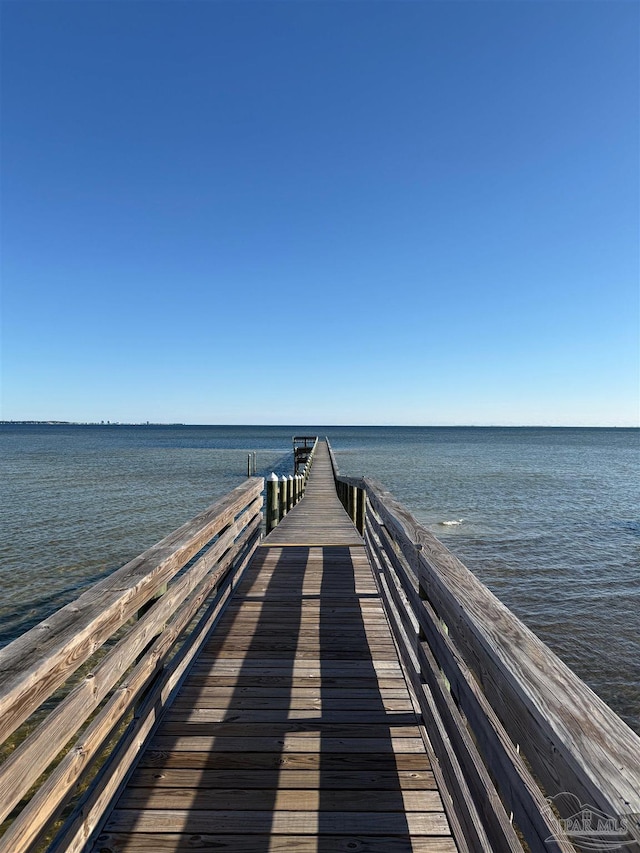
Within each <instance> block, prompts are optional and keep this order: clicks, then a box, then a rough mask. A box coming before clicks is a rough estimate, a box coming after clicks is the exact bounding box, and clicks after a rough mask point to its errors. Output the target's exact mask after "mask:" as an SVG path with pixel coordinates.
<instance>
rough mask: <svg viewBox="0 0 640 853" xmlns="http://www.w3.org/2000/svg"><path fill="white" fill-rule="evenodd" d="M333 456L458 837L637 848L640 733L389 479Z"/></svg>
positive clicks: (539, 847)
mask: <svg viewBox="0 0 640 853" xmlns="http://www.w3.org/2000/svg"><path fill="white" fill-rule="evenodd" d="M331 458H332V463H333V467H334V474H335V478H336V487H337V489H338V493H339V494H340V495H341V497H342V500H343V504H344V505H345V508H346V509H347V511H348V512H349V513H350V514H351V517H352V518H354V519H356V520H358V521H359V522H360V521H361V524H362V527H361V529H362V531H363V533H364V538H365V544H366V548H367V551H368V554H369V557H370V559H371V562H372V564H373V567H374V571H375V572H376V575H377V578H378V584H379V588H380V591H381V594H382V596H383V600H384V601H385V605H386V607H387V611H388V614H389V618H390V620H391V623H392V625H393V628H394V633H395V635H396V639H397V641H398V645H399V648H400V650H401V653H402V658H403V662H404V665H405V669H406V671H407V673H408V675H409V677H410V679H411V682H412V684H413V688H414V692H415V694H416V698H417V700H418V702H419V704H420V708H421V711H422V714H423V717H424V720H425V724H426V727H427V730H428V733H429V738H430V740H431V746H432V748H433V750H434V753H435V757H436V759H437V764H436V769H437V772H438V773H441V776H442V779H443V780H444V783H445V787H446V789H448V790H449V791H450V793H451V796H452V802H449V803H447V802H445V806H446V807H448V810H449V815H450V819H451V821H452V824H453V828H454V832H455V834H456V835H457V837H458V839H460V838H462V839H463V840H464V843H466V845H467V847H468V849H469V850H471V851H479V850H482V851H484V850H500V851H502V850H509V851H511V850H517V851H522V850H531V851H539V853H543V851H544V853H549V851H568V850H571V851H573V850H575V849H576V847H577V848H578V849H591V850H612V849H616V850H617V851H624V850H628V851H634V853H638V851H639V850H640V846H639V844H638V842H640V738H639V737H638V736H637V735H636V734H635V733H634V732H633V731H632V730H631V729H630V728H629V727H628V726H627V725H626V724H625V723H624V722H623V721H622V720H621V719H620V718H619V717H618V716H617V715H616V714H615V713H614V712H613V711H612V710H611V709H610V708H609V707H608V706H607V705H606V704H605V703H604V702H603V701H602V700H601V699H599V697H598V696H596V694H595V693H594V692H593V691H592V690H591V689H590V688H589V687H587V685H586V684H585V683H584V682H583V681H581V680H580V679H579V678H578V677H577V676H576V675H575V674H574V673H573V672H572V671H571V670H570V669H569V668H568V667H567V666H566V665H565V664H564V663H563V662H562V661H561V660H560V659H559V658H558V657H557V656H556V655H555V654H554V653H553V652H552V651H551V650H550V649H549V648H548V647H547V646H546V645H545V644H544V643H543V642H542V641H541V640H540V639H538V637H536V636H535V635H534V634H533V633H532V632H531V631H530V630H529V629H528V628H527V627H526V626H525V625H524V624H523V623H522V622H521V621H520V620H519V619H518V618H517V617H516V616H515V615H514V614H513V613H512V612H511V611H510V610H508V608H507V607H505V606H504V605H503V604H502V603H501V602H500V601H499V600H498V599H497V598H496V597H495V596H494V595H493V594H492V593H491V592H490V591H489V590H488V589H487V588H486V587H485V586H484V585H483V584H482V583H480V581H479V580H478V579H477V578H476V577H475V575H473V574H472V573H471V572H470V571H469V570H468V569H467V568H465V566H464V565H463V564H462V563H461V562H460V561H459V560H458V559H457V558H456V557H455V556H454V555H453V554H452V553H451V552H449V551H448V550H447V549H446V548H445V547H444V546H443V545H442V543H441V542H439V541H438V540H437V539H436V538H435V537H434V536H433V535H432V534H431V533H430V532H429V531H428V530H426V529H425V528H424V527H423V526H422V525H420V524H419V523H418V522H417V521H416V519H415V518H414V517H413V516H412V515H411V513H410V512H409V511H408V510H407V509H406V508H405V507H403V506H402V505H401V504H400V503H398V501H396V500H395V499H394V498H393V496H392V495H391V494H390V493H389V492H388V491H386V490H385V488H384V487H383V486H381V485H380V484H379V483H377V482H375V481H373V480H370V479H367V478H363V479H358V478H349V477H343V476H341V475H340V473H339V471H338V467H337V464H336V461H335V456H334V455H333V452H331ZM558 593H559V594H561V590H558ZM572 819H573V820H572ZM589 821H590V827H589V826H587V825H586V824H587V823H588V822H589ZM599 822H600V827H599V828H598V823H599ZM572 841H573V842H574V843H575V847H574V844H572V843H571V842H572ZM589 844H590V845H591V846H588V845H589Z"/></svg>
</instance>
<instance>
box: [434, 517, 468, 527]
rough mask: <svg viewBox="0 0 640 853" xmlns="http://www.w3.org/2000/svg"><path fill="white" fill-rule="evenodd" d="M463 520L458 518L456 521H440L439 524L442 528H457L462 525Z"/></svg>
mask: <svg viewBox="0 0 640 853" xmlns="http://www.w3.org/2000/svg"><path fill="white" fill-rule="evenodd" d="M463 521H464V518H459V519H458V520H457V521H456V520H454V521H441V522H439V523H440V524H441V525H442V526H443V527H457V526H458V525H459V524H462V522H463Z"/></svg>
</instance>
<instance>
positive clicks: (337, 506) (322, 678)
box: [94, 444, 457, 853]
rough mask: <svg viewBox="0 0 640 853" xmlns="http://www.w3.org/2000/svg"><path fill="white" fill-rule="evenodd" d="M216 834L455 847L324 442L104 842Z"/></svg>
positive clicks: (255, 841) (428, 852)
mask: <svg viewBox="0 0 640 853" xmlns="http://www.w3.org/2000/svg"><path fill="white" fill-rule="evenodd" d="M196 838H197V840H196ZM212 847H213V848H214V849H216V850H218V849H220V850H230V851H238V853H259V851H260V853H261V851H277V853H280V851H282V853H284V851H285V850H286V851H297V853H311V851H330V850H331V851H338V850H345V851H348V850H368V851H379V853H396V851H398V853H400V851H410V850H414V851H420V853H451V851H455V850H456V849H457V848H456V845H455V844H454V842H453V839H452V838H451V831H450V828H449V824H448V821H447V818H446V816H445V814H444V809H443V805H442V800H441V797H440V794H439V792H438V790H437V786H436V783H435V781H434V776H433V772H432V770H431V764H430V761H429V758H428V756H427V753H426V750H425V744H424V742H423V738H422V732H421V721H420V718H419V716H418V715H417V714H416V713H415V711H414V709H413V705H412V702H411V698H410V695H409V690H408V687H407V684H406V682H405V680H404V677H403V673H402V670H401V667H400V664H399V661H398V656H397V652H396V648H395V646H394V643H393V639H392V636H391V632H390V629H389V625H388V623H387V619H386V617H385V613H384V609H383V607H382V604H381V601H380V597H379V594H378V590H377V587H376V584H375V581H374V577H373V573H372V570H371V566H370V564H369V561H368V559H367V555H366V553H365V547H364V542H363V540H362V538H361V537H360V535H359V534H358V532H357V530H356V528H355V526H354V524H353V522H352V521H351V519H350V518H349V517H348V515H347V513H346V512H345V510H344V509H343V507H342V505H341V503H340V501H339V500H338V497H337V495H336V491H335V487H334V482H333V471H332V468H331V462H330V459H329V454H328V451H327V447H326V445H324V444H323V445H320V446H319V447H318V451H317V453H316V458H315V460H314V464H313V469H312V472H311V476H310V479H309V482H308V484H307V490H306V494H305V498H304V500H303V501H301V502H300V503H299V504H297V505H296V506H295V507H294V509H293V510H292V511H291V512H290V513H289V514H288V515H287V516H286V517H285V519H284V520H283V521H282V522H281V523H280V524H279V525H278V527H277V528H276V529H275V530H274V531H273V532H272V533H271V534H270V535H269V536H268V537H267V538H266V539H265V540H264V543H263V544H262V546H261V547H259V548H258V550H257V551H256V554H255V555H254V557H253V559H252V561H251V563H250V565H249V567H248V568H247V570H246V572H245V574H244V576H243V579H242V581H241V583H240V585H239V586H238V588H237V590H236V591H235V593H234V596H233V600H232V602H231V604H230V605H229V607H228V608H227V610H226V612H225V615H224V616H223V618H222V619H221V621H220V624H219V625H218V627H217V629H216V631H215V633H214V635H213V637H212V639H211V640H210V641H209V642H208V643H207V644H206V645H205V647H204V649H203V651H202V653H201V655H200V656H199V658H198V661H197V663H196V664H195V666H194V667H193V669H192V670H191V673H190V675H189V677H188V678H187V679H186V681H185V682H184V685H183V687H182V689H181V691H180V693H179V695H178V697H177V699H176V700H175V701H174V703H173V705H172V707H171V709H170V710H169V712H168V713H167V715H166V717H165V720H164V721H163V722H162V723H161V725H160V727H159V728H158V730H157V733H156V734H155V736H154V737H153V739H152V740H151V742H150V743H149V746H148V747H147V749H146V750H145V751H144V753H143V754H142V757H141V759H140V762H139V764H138V768H137V770H136V772H135V773H134V774H133V776H132V778H131V780H130V781H129V783H128V785H127V787H126V788H125V790H124V792H123V793H122V795H121V796H120V799H119V801H118V802H117V804H116V806H115V809H114V810H113V812H112V814H111V816H110V817H109V819H108V820H107V822H106V826H105V830H104V832H103V834H102V835H101V836H100V837H99V838H98V839H97V841H96V843H95V847H94V851H95V853H104V851H107V850H108V851H110V852H111V851H113V853H115V851H118V853H120V851H122V853H124V851H131V853H133V852H134V851H135V853H141V851H148V853H152V851H169V850H181V849H189V850H193V849H210V848H212Z"/></svg>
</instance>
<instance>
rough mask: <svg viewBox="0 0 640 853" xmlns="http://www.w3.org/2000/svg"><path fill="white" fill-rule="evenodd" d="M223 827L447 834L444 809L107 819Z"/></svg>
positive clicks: (118, 826)
mask: <svg viewBox="0 0 640 853" xmlns="http://www.w3.org/2000/svg"><path fill="white" fill-rule="evenodd" d="M222 827H224V831H225V832H228V833H243V834H246V835H253V834H263V833H265V832H266V833H274V834H276V835H279V834H287V833H292V834H299V833H302V834H313V835H323V834H325V833H327V834H334V833H344V832H348V833H349V834H355V835H360V834H362V835H381V834H382V835H387V834H391V835H393V834H394V833H397V834H405V835H447V834H448V832H449V826H448V824H447V820H446V818H445V816H444V814H443V813H442V812H407V813H406V814H402V813H399V812H377V813H376V812H368V811H367V812H344V811H329V812H326V813H324V814H319V813H318V812H317V811H316V810H315V809H314V810H312V811H300V812H292V811H272V810H271V809H269V810H266V811H236V810H222V809H221V810H209V809H197V810H192V811H189V810H186V809H163V810H155V809H148V810H147V809H144V810H139V809H115V810H114V811H113V813H112V814H111V816H110V818H109V820H108V821H107V823H106V826H105V830H106V831H107V832H127V831H131V830H135V831H136V832H158V831H164V832H180V831H182V832H184V831H185V830H186V831H187V832H189V833H200V832H211V831H212V830H214V829H215V830H217V831H218V832H220V828H222Z"/></svg>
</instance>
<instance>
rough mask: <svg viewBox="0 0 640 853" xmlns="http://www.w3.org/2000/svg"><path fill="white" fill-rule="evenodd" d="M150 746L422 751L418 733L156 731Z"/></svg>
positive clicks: (223, 749) (189, 749) (203, 749)
mask: <svg viewBox="0 0 640 853" xmlns="http://www.w3.org/2000/svg"><path fill="white" fill-rule="evenodd" d="M149 748H150V749H156V750H169V749H170V750H171V751H173V752H183V751H184V752H193V751H194V750H195V751H196V752H211V751H213V750H214V749H215V751H216V752H321V753H322V754H323V755H324V754H325V753H329V752H351V753H358V752H374V753H378V754H382V753H385V752H389V753H400V752H413V753H421V752H424V745H423V743H422V740H421V738H419V737H379V738H375V737H373V738H370V737H369V738H368V737H354V738H349V737H324V736H321V735H318V734H316V735H310V736H300V737H298V736H296V734H295V733H289V734H287V735H284V736H280V737H278V736H271V737H268V736H267V737H251V738H247V737H243V736H236V737H215V736H211V737H206V736H200V737H195V736H194V737H189V736H179V735H167V736H163V735H156V736H155V737H153V738H152V739H151V741H150V743H149Z"/></svg>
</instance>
